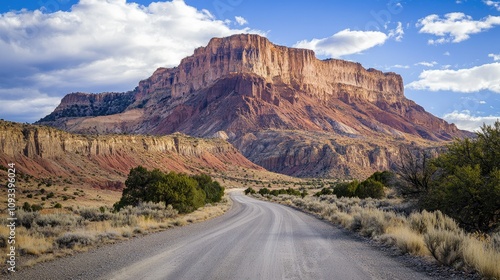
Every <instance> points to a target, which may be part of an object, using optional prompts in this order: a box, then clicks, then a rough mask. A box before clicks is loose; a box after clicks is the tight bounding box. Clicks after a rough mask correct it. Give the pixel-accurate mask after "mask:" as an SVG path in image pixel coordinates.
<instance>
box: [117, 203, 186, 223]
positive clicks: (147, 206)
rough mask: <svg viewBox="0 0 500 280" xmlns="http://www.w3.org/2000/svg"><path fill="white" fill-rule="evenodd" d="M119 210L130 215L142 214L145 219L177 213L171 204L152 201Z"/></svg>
mask: <svg viewBox="0 0 500 280" xmlns="http://www.w3.org/2000/svg"><path fill="white" fill-rule="evenodd" d="M121 212H125V213H127V214H128V215H132V216H144V217H145V218H147V219H154V220H163V219H165V218H173V217H175V216H177V214H178V213H179V211H177V210H176V209H174V208H173V207H172V205H167V206H165V204H163V203H153V202H141V203H139V205H137V207H127V208H125V209H124V210H123V211H121Z"/></svg>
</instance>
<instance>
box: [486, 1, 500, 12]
mask: <svg viewBox="0 0 500 280" xmlns="http://www.w3.org/2000/svg"><path fill="white" fill-rule="evenodd" d="M484 3H485V4H486V5H488V6H491V7H493V8H495V9H497V11H499V12H500V2H499V1H491V0H486V1H484Z"/></svg>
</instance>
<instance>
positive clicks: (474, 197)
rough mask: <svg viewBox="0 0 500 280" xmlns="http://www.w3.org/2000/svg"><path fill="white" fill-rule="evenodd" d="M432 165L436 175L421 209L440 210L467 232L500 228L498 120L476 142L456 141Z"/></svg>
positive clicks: (469, 140)
mask: <svg viewBox="0 0 500 280" xmlns="http://www.w3.org/2000/svg"><path fill="white" fill-rule="evenodd" d="M432 163H433V164H432V165H433V167H432V168H435V169H437V172H436V173H435V174H436V175H435V176H434V178H433V180H432V181H431V187H430V189H429V190H428V192H427V193H425V194H424V195H422V196H421V197H420V203H421V207H422V208H424V209H427V210H440V211H442V212H443V213H444V214H446V215H448V216H450V217H452V218H454V219H455V220H457V221H458V222H459V223H460V225H461V226H462V227H464V228H465V229H467V230H469V231H476V230H480V231H484V232H489V231H492V230H494V229H495V228H497V227H499V226H500V211H499V210H498V209H500V121H497V122H495V124H494V126H483V127H482V129H481V131H480V132H478V133H477V138H475V139H463V140H455V142H453V143H452V144H450V145H449V146H448V150H447V151H446V152H445V153H443V154H442V155H440V156H439V157H438V158H436V159H435V160H434V161H433V162H432Z"/></svg>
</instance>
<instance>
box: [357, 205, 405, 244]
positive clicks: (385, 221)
mask: <svg viewBox="0 0 500 280" xmlns="http://www.w3.org/2000/svg"><path fill="white" fill-rule="evenodd" d="M397 220H398V218H397V217H396V214H394V213H391V212H383V211H380V210H378V209H360V210H359V212H358V213H357V214H354V215H353V221H352V223H351V229H352V230H355V231H359V233H360V234H361V235H363V236H369V237H374V236H379V235H382V234H384V233H385V231H386V229H387V228H388V227H389V226H392V225H393V224H394V225H395V224H397V223H398V221H397Z"/></svg>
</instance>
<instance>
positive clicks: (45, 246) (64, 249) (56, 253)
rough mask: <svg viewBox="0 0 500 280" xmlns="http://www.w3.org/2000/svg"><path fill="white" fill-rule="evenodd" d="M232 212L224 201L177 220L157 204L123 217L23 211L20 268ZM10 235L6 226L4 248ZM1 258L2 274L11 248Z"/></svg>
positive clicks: (91, 211) (87, 211) (0, 229)
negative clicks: (228, 211) (96, 246)
mask: <svg viewBox="0 0 500 280" xmlns="http://www.w3.org/2000/svg"><path fill="white" fill-rule="evenodd" d="M230 207H231V202H230V200H228V198H227V197H224V198H223V201H222V202H221V203H218V204H216V205H206V206H205V207H203V208H200V209H198V210H196V211H195V212H193V213H190V214H186V215H178V214H177V211H176V210H174V209H172V208H171V207H165V206H164V205H160V204H152V203H145V204H142V205H140V206H138V207H135V208H134V207H126V208H125V209H123V211H120V212H119V213H112V212H110V211H109V210H107V209H106V208H103V207H101V208H100V209H99V208H91V207H85V208H81V209H75V210H74V211H73V212H71V211H67V210H63V209H59V210H54V211H44V212H41V213H40V212H36V213H33V212H25V211H23V210H22V209H19V210H18V211H17V217H18V221H19V222H20V225H18V226H17V227H16V249H17V252H16V253H17V256H18V259H19V257H20V258H21V260H22V261H21V262H19V264H20V266H19V265H18V267H17V268H18V269H19V268H21V269H22V267H25V266H32V265H34V264H36V263H39V262H43V261H48V260H52V259H54V258H57V257H61V256H66V255H70V254H73V253H74V252H82V251H86V250H88V249H89V248H91V247H93V246H95V245H98V244H105V243H113V242H116V241H119V240H123V239H127V238H131V237H134V236H137V235H140V234H147V233H152V232H157V231H161V230H165V229H167V228H170V227H174V226H183V225H187V224H188V223H195V222H200V221H204V220H207V219H210V218H213V217H216V216H219V215H222V214H223V213H225V212H226V211H227V210H228V209H230ZM4 218H5V217H0V219H1V220H2V221H6V219H4ZM8 235H9V229H8V228H7V227H6V226H5V225H1V226H0V244H2V241H6V240H7V238H8ZM4 243H5V242H4ZM0 253H1V257H0V260H1V261H2V265H0V270H3V269H6V265H5V264H6V256H7V253H8V251H7V248H6V246H0ZM28 256H29V257H28Z"/></svg>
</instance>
